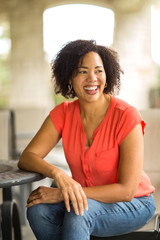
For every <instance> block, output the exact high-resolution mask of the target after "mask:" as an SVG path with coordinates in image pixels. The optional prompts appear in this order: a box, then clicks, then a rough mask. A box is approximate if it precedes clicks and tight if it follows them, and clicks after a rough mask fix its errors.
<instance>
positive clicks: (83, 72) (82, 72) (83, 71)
mask: <svg viewBox="0 0 160 240" xmlns="http://www.w3.org/2000/svg"><path fill="white" fill-rule="evenodd" d="M78 73H80V74H85V73H87V71H85V70H82V71H78Z"/></svg>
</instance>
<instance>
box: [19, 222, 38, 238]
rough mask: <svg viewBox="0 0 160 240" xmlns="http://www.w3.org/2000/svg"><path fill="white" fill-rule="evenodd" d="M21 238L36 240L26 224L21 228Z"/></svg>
mask: <svg viewBox="0 0 160 240" xmlns="http://www.w3.org/2000/svg"><path fill="white" fill-rule="evenodd" d="M22 237H23V238H22V239H23V240H36V238H35V237H34V235H33V233H32V230H31V229H30V226H29V225H28V224H26V226H23V227H22Z"/></svg>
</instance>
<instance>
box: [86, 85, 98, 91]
mask: <svg viewBox="0 0 160 240" xmlns="http://www.w3.org/2000/svg"><path fill="white" fill-rule="evenodd" d="M84 89H85V90H87V91H95V90H97V89H98V86H91V87H84Z"/></svg>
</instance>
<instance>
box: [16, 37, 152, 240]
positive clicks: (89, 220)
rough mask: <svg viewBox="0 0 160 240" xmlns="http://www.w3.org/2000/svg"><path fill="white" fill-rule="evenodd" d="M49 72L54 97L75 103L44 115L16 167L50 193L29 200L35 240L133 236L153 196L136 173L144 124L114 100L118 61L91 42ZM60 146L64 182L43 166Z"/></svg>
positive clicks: (65, 53) (66, 52)
mask: <svg viewBox="0 0 160 240" xmlns="http://www.w3.org/2000/svg"><path fill="white" fill-rule="evenodd" d="M52 72H53V77H54V79H55V84H56V91H57V92H60V93H61V94H63V96H65V97H66V98H67V97H68V96H71V97H74V96H77V97H78V99H76V100H73V101H65V102H63V103H61V104H59V105H57V106H56V107H55V108H54V109H52V110H51V111H50V114H49V115H48V117H47V118H46V120H45V121H44V123H43V125H42V127H41V129H40V130H39V131H38V133H37V134H36V136H35V137H34V138H33V140H32V141H31V142H30V144H29V145H28V146H27V147H26V149H25V150H24V152H23V153H22V155H21V158H20V161H19V167H20V168H23V169H26V170H29V171H35V172H39V173H41V174H43V175H44V176H47V177H50V178H52V179H54V181H55V184H56V185H57V188H54V187H53V188H47V187H40V188H38V189H36V190H34V191H33V192H32V193H31V194H30V196H29V198H28V202H27V203H28V204H27V207H28V210H27V216H28V220H29V223H30V226H31V228H32V230H33V232H34V234H35V236H36V238H37V239H38V240H46V239H48V240H54V239H55V240H56V239H62V240H68V239H72V240H82V239H85V240H89V239H90V235H93V236H100V237H103V236H106V237H107V236H116V235H121V234H125V233H129V232H132V231H135V230H137V229H138V228H140V227H142V226H143V225H145V224H146V222H147V221H149V219H150V218H151V217H152V216H153V214H154V211H155V204H154V199H153V196H152V193H153V192H154V190H155V189H154V187H153V186H152V184H151V182H150V179H149V178H148V176H147V175H146V174H145V173H144V172H143V170H142V166H143V134H144V127H145V123H144V121H143V119H142V118H141V116H140V114H139V113H138V111H137V110H136V109H135V108H134V107H132V106H130V105H129V104H128V103H126V102H124V101H122V100H120V99H118V98H116V97H115V96H113V94H114V92H115V88H118V89H119V87H120V73H121V68H120V65H119V61H118V57H117V54H116V53H115V52H114V51H113V50H111V49H109V48H107V47H104V46H100V45H97V44H96V42H95V41H87V40H76V41H72V42H69V43H68V44H66V45H65V46H63V48H62V49H61V50H60V52H59V53H58V54H57V56H56V58H55V59H54V62H53V65H52ZM61 138H62V142H63V149H64V153H65V157H66V160H67V162H68V165H69V168H70V170H71V174H72V176H71V177H70V176H68V175H67V174H66V173H65V172H63V171H62V170H61V169H59V168H57V167H56V166H54V165H50V164H49V163H47V162H46V161H45V160H44V157H45V156H46V155H47V154H48V153H49V151H50V150H51V149H52V148H54V146H55V145H56V144H57V143H58V142H59V140H60V139H61ZM40 203H41V204H40ZM115 224H116V226H117V227H116V228H115ZM104 226H105V227H104Z"/></svg>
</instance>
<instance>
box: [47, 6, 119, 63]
mask: <svg viewBox="0 0 160 240" xmlns="http://www.w3.org/2000/svg"><path fill="white" fill-rule="evenodd" d="M43 24H44V28H43V29H44V50H45V52H46V53H47V58H48V60H49V61H51V59H53V57H54V55H55V54H56V53H57V52H58V51H59V50H60V48H61V47H62V45H64V44H65V43H67V42H68V41H73V40H76V39H87V40H90V39H94V40H96V42H97V43H98V44H100V45H105V46H110V45H111V44H112V42H113V31H114V13H113V12H112V11H111V10H109V9H107V8H103V7H98V6H94V5H88V4H69V5H62V6H58V7H54V8H50V9H47V10H46V11H45V12H44V15H43Z"/></svg>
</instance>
